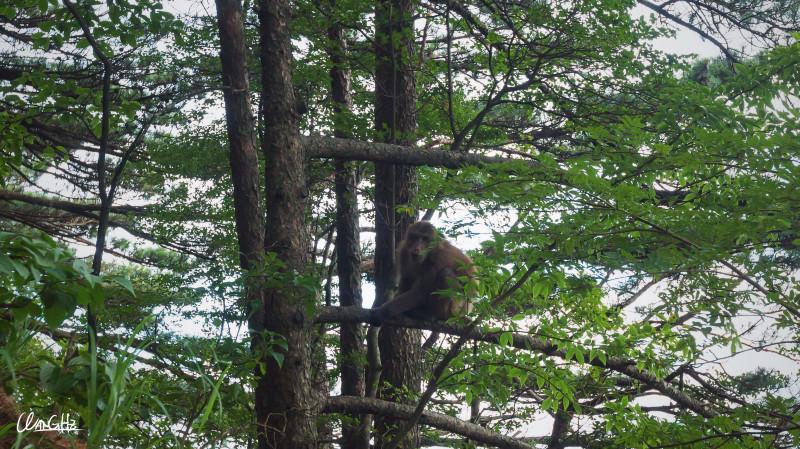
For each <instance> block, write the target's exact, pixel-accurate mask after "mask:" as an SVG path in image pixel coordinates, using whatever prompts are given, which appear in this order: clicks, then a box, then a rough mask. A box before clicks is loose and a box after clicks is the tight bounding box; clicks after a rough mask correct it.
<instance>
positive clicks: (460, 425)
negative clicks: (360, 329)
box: [323, 396, 533, 449]
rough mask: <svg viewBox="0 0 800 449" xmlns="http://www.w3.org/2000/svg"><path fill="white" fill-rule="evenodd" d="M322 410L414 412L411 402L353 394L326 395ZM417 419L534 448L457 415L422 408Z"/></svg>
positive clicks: (500, 443)
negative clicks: (401, 402)
mask: <svg viewBox="0 0 800 449" xmlns="http://www.w3.org/2000/svg"><path fill="white" fill-rule="evenodd" d="M323 412H325V413H370V414H376V415H381V416H390V417H393V418H399V419H408V418H409V417H411V415H412V414H413V413H414V406H411V405H404V404H398V403H396V402H389V401H382V400H380V399H372V398H362V397H356V396H333V397H329V398H328V400H327V402H326V403H325V406H324V408H323ZM419 422H420V423H421V424H425V425H428V426H431V427H435V428H437V429H440V430H444V431H448V432H453V433H456V434H458V435H461V436H464V437H466V438H469V439H471V440H473V441H476V442H479V443H483V444H486V445H491V446H494V447H498V448H505V449H532V448H533V446H530V445H528V444H526V443H524V442H522V441H520V440H518V439H516V438H512V437H509V436H506V435H500V434H498V433H495V432H491V431H489V430H488V429H486V428H484V427H481V426H479V425H477V424H473V423H469V422H466V421H462V420H460V419H458V418H454V417H452V416H448V415H445V414H442V413H435V412H430V411H426V412H423V413H422V416H421V417H420V419H419Z"/></svg>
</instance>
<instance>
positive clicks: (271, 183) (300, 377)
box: [255, 0, 320, 449]
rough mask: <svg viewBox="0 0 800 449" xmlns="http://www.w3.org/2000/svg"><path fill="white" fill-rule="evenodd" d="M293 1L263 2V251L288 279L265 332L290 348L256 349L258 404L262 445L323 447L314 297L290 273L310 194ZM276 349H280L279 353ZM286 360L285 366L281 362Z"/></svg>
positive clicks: (270, 298)
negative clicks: (292, 36)
mask: <svg viewBox="0 0 800 449" xmlns="http://www.w3.org/2000/svg"><path fill="white" fill-rule="evenodd" d="M290 17H291V10H290V6H289V2H288V1H287V0H282V1H278V0H270V1H263V2H261V5H260V9H259V21H260V35H261V67H262V72H261V74H262V77H261V81H262V86H263V87H262V89H263V92H262V108H263V109H262V113H263V117H264V141H263V142H262V149H263V151H264V157H265V159H266V172H265V179H266V190H265V191H266V200H267V226H266V236H265V241H264V244H265V248H266V250H267V251H268V252H273V253H275V254H276V255H277V257H278V259H279V260H280V261H281V262H282V264H281V265H283V266H282V267H268V269H270V268H277V269H278V270H279V271H281V274H280V275H279V276H281V277H283V276H285V277H286V278H287V279H286V282H280V283H279V284H281V286H280V287H277V288H270V289H267V290H266V291H265V301H264V302H265V307H264V310H263V320H264V329H265V331H267V332H270V333H273V334H278V335H280V336H281V337H282V338H285V340H286V345H287V349H286V350H285V351H284V350H282V349H280V348H279V347H278V346H274V345H273V346H271V347H262V348H257V350H258V349H261V350H263V351H264V352H261V354H263V355H262V357H263V358H262V360H261V361H262V362H263V364H264V366H265V367H266V371H265V372H264V373H263V374H262V375H261V376H260V378H259V379H258V384H257V386H256V397H255V408H256V417H257V420H258V421H257V425H258V429H259V432H258V439H259V441H258V443H259V448H261V449H268V448H269V449H282V448H292V449H302V448H309V449H311V448H315V447H317V440H318V437H317V422H316V420H317V417H318V414H319V408H320V392H319V390H318V388H317V385H316V382H315V379H314V376H313V373H312V366H313V363H314V360H315V357H316V355H315V354H314V352H313V347H312V341H313V338H312V337H313V335H314V326H313V324H314V317H313V316H308V315H307V314H308V312H309V310H312V309H313V308H312V307H308V305H309V303H310V302H313V301H314V298H310V297H308V295H309V293H308V292H307V291H304V290H303V289H299V288H296V287H293V286H292V282H291V279H290V278H291V277H292V276H297V275H298V273H299V274H300V275H302V273H304V272H305V270H306V262H307V250H306V244H307V232H306V229H305V225H304V222H303V217H304V215H305V199H306V196H307V186H306V175H305V157H304V154H303V151H302V146H301V144H300V134H299V130H298V126H297V122H298V117H297V112H296V109H295V99H294V91H293V89H292V78H291V67H290V66H291V64H290V63H291V56H292V53H291V45H290V40H289V20H290ZM273 352H281V353H282V357H275V356H274V355H273V354H272V353H273ZM281 362H282V363H281Z"/></svg>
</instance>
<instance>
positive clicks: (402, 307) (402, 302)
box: [375, 288, 428, 321]
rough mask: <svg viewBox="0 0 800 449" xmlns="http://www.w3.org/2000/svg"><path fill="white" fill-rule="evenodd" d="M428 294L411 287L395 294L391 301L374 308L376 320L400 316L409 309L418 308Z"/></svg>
mask: <svg viewBox="0 0 800 449" xmlns="http://www.w3.org/2000/svg"><path fill="white" fill-rule="evenodd" d="M427 297H428V295H427V294H425V292H421V291H419V289H416V288H412V289H411V290H409V291H407V292H405V293H401V294H399V295H397V296H395V297H394V298H393V299H392V300H391V301H389V302H387V303H386V304H384V305H382V306H380V307H378V308H377V309H375V316H376V318H377V319H378V320H381V321H383V320H386V319H387V318H391V317H396V316H400V315H402V314H404V313H406V312H408V311H409V310H414V309H416V308H419V307H420V306H421V305H423V304H424V303H425V300H426V299H427Z"/></svg>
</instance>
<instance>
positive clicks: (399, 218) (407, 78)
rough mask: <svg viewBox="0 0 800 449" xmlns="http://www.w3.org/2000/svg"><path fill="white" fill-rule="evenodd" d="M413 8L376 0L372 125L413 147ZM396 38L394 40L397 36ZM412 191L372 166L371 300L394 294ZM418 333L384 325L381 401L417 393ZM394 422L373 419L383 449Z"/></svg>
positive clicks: (413, 436)
mask: <svg viewBox="0 0 800 449" xmlns="http://www.w3.org/2000/svg"><path fill="white" fill-rule="evenodd" d="M413 12H414V6H413V2H411V1H409V0H379V1H378V2H377V4H376V8H375V57H376V69H375V128H376V131H377V132H378V136H379V138H380V140H382V141H383V142H387V143H395V144H404V145H412V144H413V142H414V131H415V129H416V101H415V100H416V93H415V86H414V73H413V71H412V69H411V61H412V55H413V51H412V45H413V42H414V20H413ZM398 37H399V39H398ZM415 191H416V171H415V169H414V168H413V167H410V166H402V165H397V166H394V165H390V164H383V163H376V164H375V208H376V211H375V230H376V236H375V301H376V304H377V305H380V304H383V303H385V302H386V301H388V300H389V299H391V298H392V297H393V296H394V293H395V284H396V279H395V276H396V275H395V273H396V265H395V252H396V251H395V249H396V245H397V243H398V242H399V241H400V239H401V238H402V237H403V234H404V233H405V229H406V228H407V227H408V225H409V224H410V223H411V222H413V221H414V219H415V217H416V214H415V213H414V214H407V213H404V214H398V213H397V212H396V206H399V205H407V204H408V203H409V201H410V200H411V199H412V198H413V196H414V193H415ZM420 336H421V333H420V331H418V330H412V329H403V328H397V327H392V326H384V327H383V328H382V329H381V332H380V339H379V342H380V353H381V354H380V355H381V365H382V367H383V372H382V378H381V384H384V383H388V384H389V385H390V387H389V388H387V389H384V390H382V391H381V392H380V396H381V398H383V399H387V400H393V401H397V402H409V401H413V400H414V398H409V397H408V396H407V395H406V394H403V395H401V394H398V393H399V392H401V391H405V392H411V393H412V394H414V393H418V392H419V388H420V387H419V384H420V374H421V373H420V347H419V345H420ZM395 428H397V421H396V420H394V419H391V418H388V419H387V418H378V419H376V421H375V431H376V432H375V441H376V446H377V447H382V446H383V445H384V444H385V443H386V442H388V441H391V440H392V439H393V437H394V434H393V429H395ZM418 443H419V431H418V429H416V428H415V429H414V431H412V432H409V433H408V434H407V435H406V437H405V438H404V439H403V441H402V443H401V446H400V447H404V448H412V447H418V445H419V444H418Z"/></svg>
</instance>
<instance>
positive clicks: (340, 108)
mask: <svg viewBox="0 0 800 449" xmlns="http://www.w3.org/2000/svg"><path fill="white" fill-rule="evenodd" d="M326 6H327V7H328V8H329V10H330V11H334V10H335V8H336V1H335V0H329V1H328V2H327V3H326ZM328 39H329V41H328V42H329V47H328V48H327V52H328V57H329V58H330V60H331V70H330V76H331V96H332V98H333V111H334V116H333V123H334V129H333V135H334V136H335V137H341V138H349V137H351V136H352V135H351V133H350V125H349V120H348V117H349V116H350V109H351V108H352V98H351V95H350V70H349V68H348V67H347V60H346V55H347V41H346V40H345V35H344V29H343V27H342V24H341V23H338V22H336V23H331V24H330V25H329V26H328ZM334 165H335V172H334V183H335V191H336V271H337V275H338V278H339V304H340V305H342V306H359V307H361V303H362V298H361V270H360V266H361V244H360V231H359V226H358V217H359V214H358V194H357V192H356V186H357V183H358V180H357V173H356V168H355V166H354V165H353V164H352V163H348V162H346V161H342V160H337V161H335V162H334ZM340 329H341V330H340V331H339V342H340V370H341V373H342V394H343V395H348V396H364V387H365V384H364V367H363V364H362V363H363V362H362V361H363V360H364V355H365V351H364V344H363V341H364V332H363V328H362V326H361V324H360V323H343V324H342V326H341V328H340ZM364 419H365V416H364V415H362V416H361V422H362V423H363V421H364ZM341 447H342V449H369V429H368V428H366V427H362V426H360V425H358V424H352V423H349V422H343V423H342V443H341Z"/></svg>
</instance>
